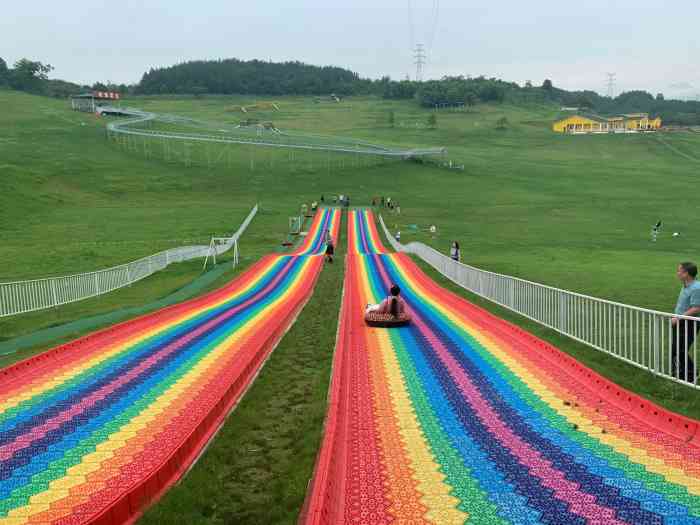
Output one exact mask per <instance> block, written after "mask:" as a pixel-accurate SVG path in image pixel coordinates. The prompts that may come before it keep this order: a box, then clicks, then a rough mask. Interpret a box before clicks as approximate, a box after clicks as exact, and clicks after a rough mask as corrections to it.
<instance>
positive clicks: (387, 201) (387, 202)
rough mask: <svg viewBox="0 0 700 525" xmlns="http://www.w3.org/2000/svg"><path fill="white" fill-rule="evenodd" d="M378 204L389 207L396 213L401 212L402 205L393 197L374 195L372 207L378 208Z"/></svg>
mask: <svg viewBox="0 0 700 525" xmlns="http://www.w3.org/2000/svg"><path fill="white" fill-rule="evenodd" d="M377 206H380V207H382V208H387V209H389V210H391V211H392V212H394V213H396V214H397V215H400V214H401V206H400V205H399V203H398V202H396V200H393V199H392V198H391V197H384V196H379V197H372V207H375V208H376V207H377Z"/></svg>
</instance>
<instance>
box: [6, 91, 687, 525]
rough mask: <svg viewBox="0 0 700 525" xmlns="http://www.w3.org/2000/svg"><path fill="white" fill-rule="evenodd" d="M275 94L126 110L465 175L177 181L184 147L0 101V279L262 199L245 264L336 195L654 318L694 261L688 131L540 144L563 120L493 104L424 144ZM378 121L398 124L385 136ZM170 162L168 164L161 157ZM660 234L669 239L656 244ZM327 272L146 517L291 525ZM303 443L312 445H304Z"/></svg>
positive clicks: (140, 245)
mask: <svg viewBox="0 0 700 525" xmlns="http://www.w3.org/2000/svg"><path fill="white" fill-rule="evenodd" d="M270 100H275V101H277V102H278V103H279V104H280V107H281V111H279V112H270V111H267V112H257V113H255V114H254V115H243V114H240V113H235V112H230V111H227V108H228V107H229V106H231V105H233V104H241V103H243V104H246V103H252V102H254V98H253V97H204V98H193V97H179V98H178V97H143V98H139V97H136V98H134V99H131V100H128V101H126V104H128V105H130V106H134V107H139V108H142V109H145V110H150V111H157V112H169V113H176V114H180V115H183V116H189V117H192V118H197V119H200V120H204V121H212V122H223V123H227V124H236V123H238V122H240V121H241V120H243V119H244V118H247V117H254V118H258V119H259V120H261V121H273V122H274V123H275V126H277V127H278V128H280V129H282V130H294V131H298V132H305V133H318V134H324V135H337V136H341V137H350V138H354V139H360V140H365V141H369V142H373V143H379V144H387V145H392V146H403V147H414V146H445V147H447V148H448V151H449V153H448V155H447V157H446V158H447V159H449V160H452V161H453V162H454V163H457V164H464V166H465V169H464V171H459V170H448V169H445V168H439V167H436V166H433V165H422V164H419V163H415V162H387V163H380V164H377V163H376V162H375V161H373V162H372V163H370V164H371V165H369V166H367V165H362V164H361V163H360V161H362V160H363V159H357V158H356V157H355V156H353V155H346V156H338V155H328V154H303V153H300V152H296V153H294V154H292V153H291V152H290V151H288V150H269V149H253V148H250V147H228V148H223V149H222V148H219V149H217V148H214V147H211V149H207V148H206V147H204V146H197V145H190V146H187V148H190V149H189V150H187V151H188V154H191V155H192V156H191V157H190V158H191V159H194V158H196V159H198V160H197V162H194V165H192V166H189V167H188V166H186V165H185V164H184V162H183V161H184V160H185V159H184V152H185V146H184V145H182V144H180V145H179V146H178V145H173V146H172V148H173V149H172V150H166V148H165V146H164V145H163V144H162V143H158V142H156V143H152V144H151V143H149V144H147V145H146V146H147V147H146V150H145V152H144V148H143V146H144V144H143V143H142V142H139V141H134V142H132V143H131V144H130V149H129V148H124V147H123V146H122V147H120V146H119V145H117V144H115V143H112V142H109V141H107V140H106V138H105V133H104V124H105V122H104V120H103V119H99V118H96V117H95V116H93V115H86V114H78V113H74V112H72V111H70V110H69V105H68V103H67V102H66V101H58V100H51V99H46V98H40V97H32V96H28V95H24V94H19V93H13V92H8V91H0V173H1V176H0V239H1V240H2V248H0V281H1V280H16V279H25V278H32V277H43V276H47V275H61V274H66V273H72V272H78V271H88V270H93V269H97V268H102V267H107V266H111V265H114V264H119V263H123V262H126V261H129V260H133V259H136V258H138V257H141V256H144V255H148V254H151V253H154V252H156V251H158V250H162V249H165V248H169V247H173V246H177V245H181V244H183V243H186V244H191V243H206V242H207V241H208V239H209V237H210V236H211V235H212V234H223V233H227V232H231V231H233V230H234V229H235V228H237V226H238V224H239V223H240V221H241V220H242V219H243V217H244V216H245V215H246V213H247V212H248V210H249V209H250V207H251V206H252V205H253V204H254V203H255V202H260V205H261V211H260V213H259V214H258V216H257V217H256V218H255V220H254V221H253V223H252V225H251V227H250V229H249V231H248V232H246V234H245V235H244V237H243V241H242V244H241V249H242V253H243V255H244V256H245V257H246V261H245V262H246V263H248V262H250V261H252V260H254V259H255V258H256V257H258V256H259V255H261V254H263V253H267V252H269V251H272V250H275V249H277V248H278V247H279V243H280V241H281V240H282V239H283V237H284V234H285V232H286V229H287V226H288V223H287V221H288V217H289V216H290V215H292V214H293V213H294V211H296V210H298V208H299V205H300V204H301V203H302V202H307V203H308V202H310V201H312V200H314V199H318V198H319V197H320V195H321V194H325V195H326V196H329V195H331V194H334V193H335V194H338V193H343V194H349V195H350V196H351V197H352V204H355V205H367V204H369V203H370V202H371V199H372V197H373V196H375V195H388V196H391V197H392V198H393V199H394V200H395V201H398V202H399V203H400V204H401V215H400V216H397V215H389V214H387V213H386V212H384V216H385V218H386V219H387V224H388V225H389V226H390V228H391V229H392V230H396V229H400V230H401V232H402V241H403V242H410V241H412V240H419V241H422V242H426V243H428V244H432V245H433V246H435V247H436V248H437V249H439V250H442V251H447V249H448V247H449V244H450V242H451V241H452V240H453V239H455V240H458V241H460V243H461V245H462V248H463V259H464V260H465V262H467V263H469V264H473V265H475V266H478V267H481V268H485V269H488V270H493V271H497V272H502V273H507V274H511V275H516V276H520V277H524V278H527V279H529V280H534V281H539V282H543V283H546V284H550V285H554V286H558V287H562V288H567V289H570V290H574V291H578V292H583V293H586V294H591V295H595V296H599V297H604V298H608V299H613V300H616V301H620V302H625V303H630V304H634V305H638V306H644V307H650V308H656V309H660V310H665V311H669V310H671V309H672V307H673V305H674V304H675V299H676V296H677V293H678V288H679V284H678V283H677V282H676V280H675V267H676V265H677V263H678V262H679V261H681V260H686V259H689V260H697V259H698V254H699V251H698V247H699V241H700V234H698V233H697V232H696V228H695V215H696V208H697V206H696V204H695V199H694V190H695V184H696V177H697V173H698V169H699V168H700V160H698V159H700V134H692V133H668V134H663V135H661V134H659V135H648V134H637V135H615V136H607V135H596V136H561V135H556V134H554V133H553V132H551V130H550V125H551V121H552V119H553V118H554V116H555V115H556V114H557V113H558V108H556V107H545V106H530V107H513V106H507V105H482V106H477V107H476V108H474V110H473V111H470V112H440V113H438V115H437V119H438V126H437V129H435V130H429V129H425V128H422V127H416V125H420V126H422V125H424V123H425V122H426V120H427V117H428V115H429V114H430V112H429V111H427V110H422V109H420V108H418V107H417V106H416V105H415V104H414V103H413V102H412V101H399V102H397V101H385V100H380V99H370V98H367V99H363V98H357V99H355V98H351V99H347V100H345V101H343V102H342V103H340V104H332V103H325V104H314V103H313V102H312V101H311V98H302V97H279V98H274V99H270ZM390 110H392V111H394V112H395V121H396V124H397V125H396V127H394V128H391V127H389V126H388V124H387V122H388V112H389V111H390ZM501 117H506V118H507V120H508V125H507V128H506V129H505V130H499V129H496V121H497V120H498V119H499V118H501ZM214 127H215V126H214ZM178 147H179V148H180V149H179V150H178V149H177V148H178ZM166 151H168V152H169V161H166V160H163V158H162V157H163V156H164V155H163V154H164V153H165V152H166ZM207 158H209V159H213V161H212V162H211V167H209V166H208V165H207V163H206V162H204V161H205V159H207ZM659 219H662V220H663V221H664V231H663V232H662V235H661V236H660V237H659V240H658V242H656V243H652V242H651V241H650V235H649V231H650V228H651V226H652V224H654V223H655V222H656V221H657V220H659ZM431 224H435V225H436V226H437V235H436V236H435V238H432V237H431V236H430V234H429V233H428V232H427V228H428V227H429V225H431ZM412 225H415V227H416V228H415V229H413V228H412ZM673 231H678V232H680V233H681V235H680V237H676V238H673V237H671V232H673ZM340 270H341V269H340V265H336V266H334V267H333V268H332V269H328V268H327V269H325V270H324V274H323V275H322V276H321V280H320V282H319V288H318V289H317V292H316V294H315V296H314V298H313V300H312V301H311V302H310V303H309V305H308V306H307V308H306V310H305V311H304V312H303V314H302V316H301V317H300V319H299V323H297V325H296V326H295V327H294V328H293V329H292V331H290V333H289V335H288V336H287V337H286V338H285V339H284V340H283V342H282V344H281V346H280V347H279V348H278V350H277V351H276V352H275V353H274V354H273V356H272V358H271V360H270V362H269V363H268V365H267V366H266V368H265V369H264V370H263V372H262V374H261V376H260V377H259V378H258V380H257V381H256V383H255V384H254V386H253V387H252V389H251V391H250V393H249V394H248V395H247V396H246V398H245V399H244V401H243V403H242V404H241V406H240V407H239V409H238V411H237V412H236V414H235V416H234V417H233V418H232V419H231V422H230V423H229V424H227V425H226V426H225V427H224V428H223V430H222V432H221V434H220V436H219V438H218V439H217V440H216V442H215V443H214V444H213V445H212V447H211V448H210V450H209V452H208V453H207V454H206V455H205V456H204V457H203V459H202V462H201V463H200V464H199V465H198V466H197V467H196V468H195V469H194V470H193V472H192V473H191V475H190V477H188V478H187V479H186V480H185V481H184V483H183V484H182V485H181V486H180V487H178V488H177V489H175V490H174V491H172V492H171V493H170V494H169V495H168V496H167V497H166V499H165V500H164V503H163V504H161V505H159V506H157V507H156V508H155V509H153V510H152V511H151V512H149V513H148V515H147V516H146V518H144V522H146V523H149V522H150V523H163V522H165V521H164V520H166V519H170V518H172V517H173V516H178V518H182V520H183V521H191V522H195V523H198V522H202V523H203V522H207V523H210V522H214V523H216V522H221V523H292V522H294V520H295V516H296V512H297V511H298V508H299V505H300V504H301V501H302V499H303V496H304V492H305V488H306V486H305V483H306V480H307V479H308V477H309V476H310V474H311V468H312V464H313V457H314V454H315V447H316V444H317V443H318V437H319V436H320V432H321V422H322V418H323V413H324V411H325V406H324V403H325V395H326V391H325V389H326V387H327V383H328V374H329V366H330V358H331V357H330V356H331V352H332V346H333V341H334V334H335V319H336V317H337V309H338V301H339V299H338V296H337V292H338V291H339V286H340V282H341V271H340ZM200 273H201V269H200V267H199V265H198V264H196V262H193V263H191V264H186V265H181V266H176V267H173V268H172V269H169V270H168V271H166V272H162V273H161V274H158V275H156V276H153V277H151V278H149V279H146V280H144V281H143V282H141V283H139V284H136V285H134V286H133V287H131V288H130V289H127V290H122V291H121V292H114V293H113V294H109V295H107V296H103V297H101V298H97V299H93V300H90V301H85V302H83V303H77V304H75V305H70V306H65V307H62V308H59V309H56V310H52V311H47V312H38V313H35V314H29V315H27V316H17V317H12V318H6V319H2V320H0V342H2V340H3V339H11V338H13V337H16V336H20V335H23V334H29V333H32V332H33V331H35V330H37V329H40V328H45V327H48V326H51V325H54V324H60V323H64V322H68V321H71V320H75V319H80V318H82V317H84V316H90V315H94V314H97V313H105V312H110V311H113V310H116V309H120V308H124V307H127V306H134V305H138V304H146V303H151V302H153V301H155V300H156V299H159V298H162V297H165V296H167V295H168V294H170V293H172V292H173V291H175V290H178V289H180V288H181V287H182V286H184V285H185V284H186V283H187V282H190V281H191V280H193V279H195V278H196V277H197V276H199V275H200ZM232 275H233V273H232V272H231V273H227V274H225V275H223V276H222V278H221V280H220V281H217V282H216V283H214V284H212V286H214V285H217V284H220V283H221V282H223V281H224V280H226V279H229V278H230V277H231V276H232ZM440 282H441V283H442V284H446V285H448V286H452V285H449V283H446V281H445V280H442V279H441V280H440ZM460 293H463V292H461V291H460ZM466 295H467V296H468V297H470V298H473V297H472V296H469V294H466ZM477 302H479V303H480V304H484V303H483V301H477ZM489 308H490V309H494V310H495V311H498V312H499V313H501V314H503V315H504V316H505V317H506V318H508V319H511V320H513V321H515V322H518V323H519V324H521V325H523V326H525V327H527V328H528V329H531V330H532V331H534V332H535V333H537V334H538V335H540V336H542V337H545V338H547V339H549V340H550V341H552V342H554V343H555V344H556V345H557V346H559V347H560V348H561V349H563V350H564V351H566V352H569V353H571V354H573V355H575V356H576V357H577V358H579V359H581V360H582V361H583V362H584V363H586V364H588V365H589V366H591V367H593V368H595V369H596V370H598V371H600V372H601V373H603V374H604V375H606V376H608V377H610V378H612V379H613V380H615V381H617V382H619V383H621V384H622V385H623V386H626V387H628V388H631V389H633V390H635V391H637V392H640V393H642V394H644V395H646V396H648V397H650V398H651V399H652V400H654V401H657V402H660V403H662V404H664V405H666V406H669V407H671V408H673V409H675V410H678V411H679V412H681V413H686V414H690V415H693V416H695V417H700V409H699V408H698V407H699V406H700V403H699V400H700V396H698V394H697V393H696V392H691V391H689V390H688V389H686V388H684V387H681V386H677V385H670V384H668V383H667V382H663V381H658V380H656V379H654V378H652V377H650V376H649V375H648V374H646V373H644V372H640V371H638V370H636V369H632V368H631V367H629V366H627V365H624V364H623V363H619V362H618V361H615V360H612V359H610V358H609V357H607V356H605V355H603V354H601V353H598V352H595V351H593V350H591V349H588V348H587V347H584V346H582V345H578V344H576V343H573V342H572V341H570V340H568V339H565V338H563V337H560V336H557V335H554V334H553V333H552V332H551V331H547V330H545V329H543V328H539V327H537V326H535V325H534V324H532V323H529V322H527V321H524V320H522V319H521V318H518V317H517V316H515V315H514V314H510V313H504V312H503V311H502V310H499V309H497V308H495V307H492V306H489ZM326 321H327V322H326ZM77 333H79V332H76V334H75V335H77ZM51 344H52V343H51V342H46V343H44V344H42V345H38V346H36V347H33V348H31V349H30V350H29V351H30V352H37V351H41V350H42V349H43V348H46V347H47V346H50V345H51ZM22 355H25V354H22ZM11 359H12V358H7V359H5V360H4V361H2V363H4V364H6V363H7V362H9V360H11ZM290 385H292V386H294V388H289V386H290ZM307 410H308V414H307V412H305V411H307ZM261 414H264V416H261ZM283 414H286V416H284V417H283V416H282V415H283ZM307 435H308V436H312V438H311V439H310V440H309V441H308V443H307V442H305V441H304V440H303V439H302V437H303V436H307ZM241 450H245V451H246V453H245V454H240V451H241ZM275 480H282V481H275ZM284 480H291V481H289V483H288V484H287V485H285V484H284ZM159 520H161V521H159Z"/></svg>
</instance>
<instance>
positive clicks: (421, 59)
mask: <svg viewBox="0 0 700 525" xmlns="http://www.w3.org/2000/svg"><path fill="white" fill-rule="evenodd" d="M425 59H426V56H425V49H424V48H423V44H416V49H415V50H414V51H413V63H414V64H415V65H416V80H417V81H418V82H421V81H422V80H423V66H424V65H425Z"/></svg>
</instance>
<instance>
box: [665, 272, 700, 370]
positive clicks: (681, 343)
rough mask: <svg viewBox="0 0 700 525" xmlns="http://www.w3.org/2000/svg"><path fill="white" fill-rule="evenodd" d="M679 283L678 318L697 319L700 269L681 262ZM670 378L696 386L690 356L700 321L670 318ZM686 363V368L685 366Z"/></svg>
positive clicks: (678, 274)
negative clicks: (691, 317)
mask: <svg viewBox="0 0 700 525" xmlns="http://www.w3.org/2000/svg"><path fill="white" fill-rule="evenodd" d="M676 275H677V276H678V279H679V280H680V282H681V283H682V284H683V287H682V288H681V293H680V294H679V295H678V301H677V302H676V309H675V311H674V313H675V314H676V315H688V316H693V317H695V316H697V315H698V314H700V282H698V281H696V280H695V277H696V276H697V275H698V267H697V266H696V265H695V263H692V262H682V263H680V264H679V265H678V269H677V270H676ZM671 325H672V326H673V330H672V334H671V375H673V376H674V377H677V378H678V379H682V380H684V381H688V382H689V383H693V382H694V381H695V363H694V362H693V359H692V358H691V356H690V355H689V353H688V350H690V349H691V347H692V345H693V341H694V340H695V335H696V333H697V331H698V329H700V321H692V320H689V319H679V318H678V317H673V318H671ZM686 363H687V365H686Z"/></svg>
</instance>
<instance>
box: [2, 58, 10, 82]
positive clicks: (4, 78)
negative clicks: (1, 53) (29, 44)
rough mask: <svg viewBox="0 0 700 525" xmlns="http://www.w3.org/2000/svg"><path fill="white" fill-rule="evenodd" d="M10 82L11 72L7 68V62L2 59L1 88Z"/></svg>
mask: <svg viewBox="0 0 700 525" xmlns="http://www.w3.org/2000/svg"><path fill="white" fill-rule="evenodd" d="M9 80H10V70H9V69H8V68H7V62H5V61H4V60H3V59H2V58H0V86H4V85H5V84H7V83H8V81H9Z"/></svg>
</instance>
